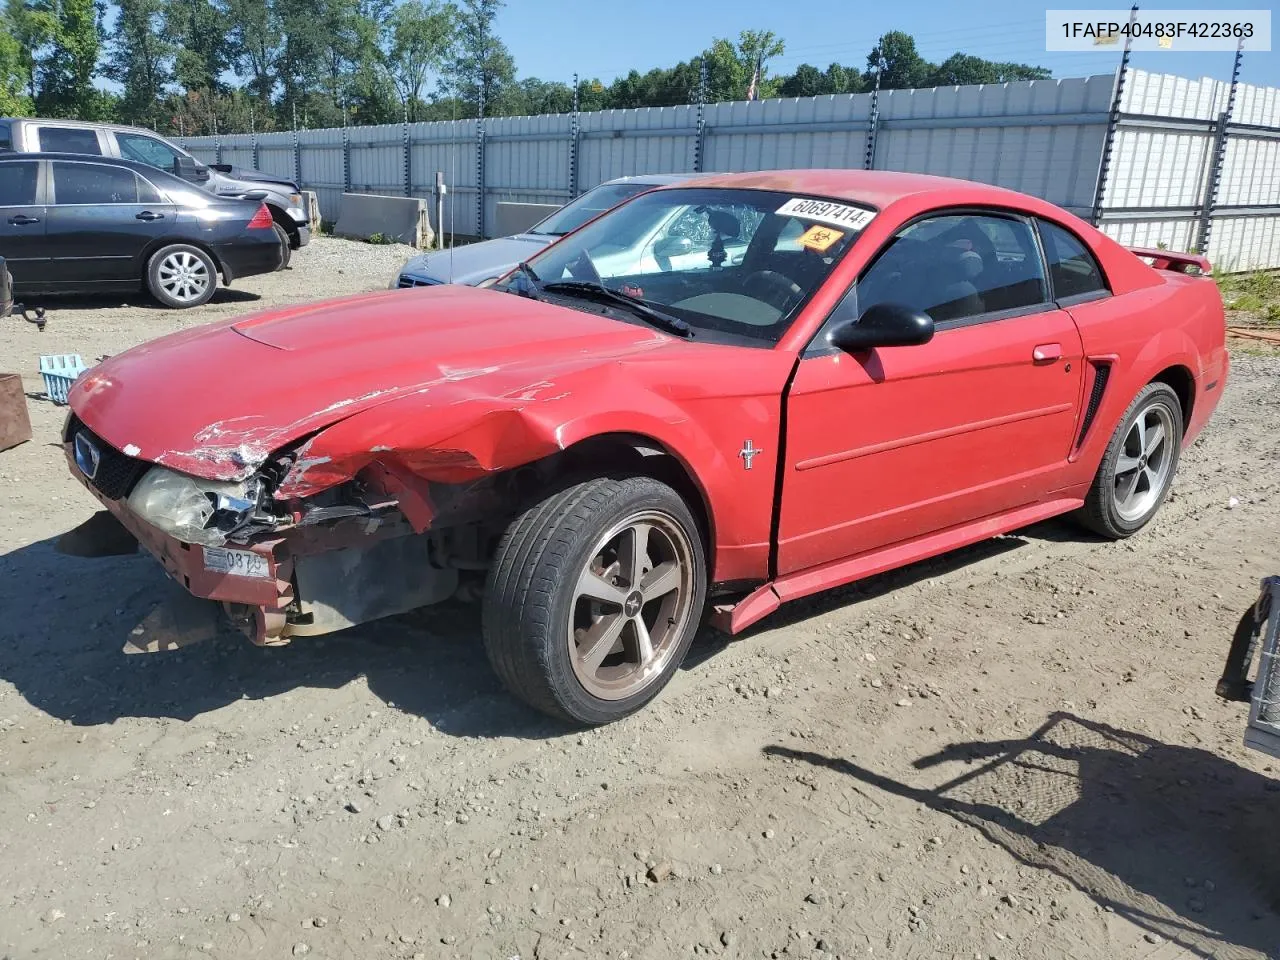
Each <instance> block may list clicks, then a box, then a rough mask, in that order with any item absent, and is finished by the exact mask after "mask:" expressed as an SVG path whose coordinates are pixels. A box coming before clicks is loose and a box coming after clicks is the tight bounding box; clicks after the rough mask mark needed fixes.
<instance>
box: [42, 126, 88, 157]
mask: <svg viewBox="0 0 1280 960" xmlns="http://www.w3.org/2000/svg"><path fill="white" fill-rule="evenodd" d="M36 134H37V136H39V138H40V151H41V152H42V153H84V154H89V155H91V156H101V155H102V147H101V146H99V144H98V132H97V131H96V130H84V129H81V128H79V127H36Z"/></svg>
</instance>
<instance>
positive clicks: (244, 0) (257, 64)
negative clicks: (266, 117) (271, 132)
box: [226, 0, 284, 108]
mask: <svg viewBox="0 0 1280 960" xmlns="http://www.w3.org/2000/svg"><path fill="white" fill-rule="evenodd" d="M226 9H227V23H228V25H229V27H230V30H229V33H228V36H227V54H228V59H229V60H230V61H231V64H232V66H233V67H234V68H235V70H236V72H237V73H238V74H239V75H240V76H242V77H245V78H246V80H247V82H248V88H249V89H250V90H251V91H252V92H253V95H254V97H255V98H256V100H257V102H258V105H259V106H260V107H263V108H265V107H266V106H267V105H268V104H270V103H271V99H272V97H273V96H274V94H275V89H276V78H277V76H278V70H279V65H280V55H281V53H282V52H283V49H284V41H283V34H284V31H283V27H282V24H281V20H280V11H279V8H278V5H277V4H276V3H275V2H266V0H227V8H226Z"/></svg>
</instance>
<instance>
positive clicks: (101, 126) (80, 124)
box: [0, 117, 163, 139]
mask: <svg viewBox="0 0 1280 960" xmlns="http://www.w3.org/2000/svg"><path fill="white" fill-rule="evenodd" d="M0 123H41V124H52V125H54V126H58V127H76V128H78V129H81V130H125V131H127V132H129V133H135V132H136V133H147V134H150V135H151V136H153V137H160V136H161V135H160V134H158V133H156V132H155V131H154V130H148V129H147V128H146V127H132V126H130V125H129V124H127V123H97V122H96V121H93V120H60V119H58V118H56V117H0ZM161 139H163V137H161Z"/></svg>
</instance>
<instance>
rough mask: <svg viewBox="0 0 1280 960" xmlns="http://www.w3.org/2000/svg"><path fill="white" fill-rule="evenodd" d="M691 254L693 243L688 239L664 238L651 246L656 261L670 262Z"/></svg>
mask: <svg viewBox="0 0 1280 960" xmlns="http://www.w3.org/2000/svg"><path fill="white" fill-rule="evenodd" d="M692 252H693V241H692V240H690V239H689V238H688V237H678V236H670V235H668V236H665V237H663V238H662V239H661V240H659V241H658V242H657V243H655V244H654V245H653V256H654V258H655V259H657V260H670V259H671V258H672V257H682V256H684V255H685V254H686V253H692Z"/></svg>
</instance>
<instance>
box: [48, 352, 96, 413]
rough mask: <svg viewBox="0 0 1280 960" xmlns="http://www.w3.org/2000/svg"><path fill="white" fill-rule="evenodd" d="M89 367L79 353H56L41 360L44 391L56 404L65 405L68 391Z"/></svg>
mask: <svg viewBox="0 0 1280 960" xmlns="http://www.w3.org/2000/svg"><path fill="white" fill-rule="evenodd" d="M87 369H88V367H86V366H85V365H84V361H83V360H81V359H80V354H78V353H55V354H50V355H46V356H43V357H41V358H40V376H42V377H44V389H45V392H46V393H47V394H49V399H50V400H52V401H53V402H54V403H60V404H65V403H66V402H67V391H68V390H70V389H71V385H72V384H73V383H75V382H76V377H78V376H80V374H82V373H84V372H85V370H87Z"/></svg>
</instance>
